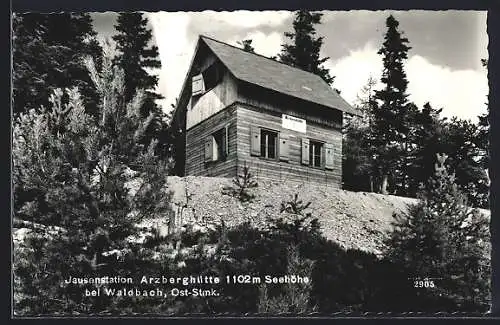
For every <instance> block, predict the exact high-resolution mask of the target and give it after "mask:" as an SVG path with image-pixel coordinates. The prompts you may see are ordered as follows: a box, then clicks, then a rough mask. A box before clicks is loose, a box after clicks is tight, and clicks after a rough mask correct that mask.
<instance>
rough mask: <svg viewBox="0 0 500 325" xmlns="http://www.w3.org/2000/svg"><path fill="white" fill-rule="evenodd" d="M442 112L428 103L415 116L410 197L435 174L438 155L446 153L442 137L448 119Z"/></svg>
mask: <svg viewBox="0 0 500 325" xmlns="http://www.w3.org/2000/svg"><path fill="white" fill-rule="evenodd" d="M441 111H442V109H435V108H433V107H432V106H431V105H430V103H426V104H425V105H424V107H423V108H422V110H420V111H418V113H417V114H416V116H415V122H414V127H415V136H414V138H415V148H414V150H413V152H412V155H411V157H409V158H411V159H412V163H411V164H410V165H409V167H408V168H407V175H408V176H409V182H408V191H407V194H408V196H411V197H416V195H417V193H418V190H419V188H420V185H421V184H425V183H426V182H427V180H428V179H429V178H430V177H432V175H433V174H434V165H435V163H436V155H437V154H438V153H440V152H445V149H446V148H445V147H446V146H445V145H444V144H443V141H442V137H443V132H444V125H445V124H444V123H445V121H446V118H441V117H440V113H441Z"/></svg>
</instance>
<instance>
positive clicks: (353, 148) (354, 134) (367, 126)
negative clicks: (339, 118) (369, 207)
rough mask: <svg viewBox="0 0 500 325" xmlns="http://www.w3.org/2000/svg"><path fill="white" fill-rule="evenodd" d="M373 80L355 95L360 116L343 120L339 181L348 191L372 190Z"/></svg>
mask: <svg viewBox="0 0 500 325" xmlns="http://www.w3.org/2000/svg"><path fill="white" fill-rule="evenodd" d="M375 84H376V80H375V79H373V78H372V77H370V78H369V79H368V80H367V83H366V85H365V86H364V87H363V88H362V89H361V92H360V94H358V96H357V103H356V104H355V107H356V108H357V109H358V111H360V112H361V113H362V117H355V116H352V117H350V118H346V117H344V126H343V128H344V130H343V133H342V134H343V137H342V141H343V144H342V181H343V188H344V189H346V190H351V191H373V190H374V184H373V183H374V180H373V175H372V174H373V162H372V156H373V147H372V146H371V141H370V136H371V130H372V124H373V111H374V109H375V107H376V105H377V103H376V102H375V100H374V97H373V94H374V86H375Z"/></svg>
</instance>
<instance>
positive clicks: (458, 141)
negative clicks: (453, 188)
mask: <svg viewBox="0 0 500 325" xmlns="http://www.w3.org/2000/svg"><path fill="white" fill-rule="evenodd" d="M481 133H482V132H481V129H480V127H479V126H478V125H477V124H476V123H473V122H471V121H467V120H461V119H458V118H452V119H451V120H450V121H448V122H447V123H446V124H445V126H444V129H443V136H442V139H441V141H442V147H443V148H444V149H443V150H444V152H445V153H447V154H448V155H449V156H450V158H449V164H450V166H451V167H452V168H453V169H454V170H455V174H456V183H457V184H458V185H459V186H460V188H461V190H462V191H463V192H465V193H466V195H467V198H468V201H469V204H471V205H472V206H475V207H481V208H488V207H489V204H488V192H489V184H488V176H487V174H486V170H485V165H484V161H483V160H482V159H483V157H484V154H485V152H484V149H483V148H481V146H478V144H477V143H478V141H479V139H481V137H482V136H483V135H482V134H481Z"/></svg>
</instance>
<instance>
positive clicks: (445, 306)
mask: <svg viewBox="0 0 500 325" xmlns="http://www.w3.org/2000/svg"><path fill="white" fill-rule="evenodd" d="M446 158H447V157H446V155H438V156H437V159H436V160H437V162H436V165H435V174H434V176H433V177H432V178H431V179H429V181H428V183H427V184H426V186H425V187H424V188H422V190H421V191H420V192H419V199H420V202H419V203H417V204H415V205H413V206H411V207H410V209H409V211H408V212H407V213H403V214H397V215H395V218H396V221H395V224H394V230H393V232H392V234H391V236H390V238H389V239H388V241H387V246H388V250H387V258H388V259H389V260H391V261H392V262H394V263H396V264H397V265H400V266H401V267H402V268H403V269H404V270H405V271H406V272H407V273H408V277H409V278H410V279H416V278H420V279H425V278H431V279H430V280H432V281H433V283H434V285H433V286H429V287H423V288H414V290H415V292H414V295H412V294H411V293H406V295H407V296H412V297H413V298H412V299H414V300H410V301H408V303H409V306H408V307H409V308H413V309H416V310H418V308H426V309H425V310H428V311H430V310H429V309H427V308H434V310H437V311H458V310H463V311H465V310H468V311H471V310H473V311H486V310H487V308H488V306H489V298H488V297H489V260H488V243H489V238H488V237H489V231H488V220H487V218H486V217H485V216H484V215H483V214H481V213H480V212H479V210H477V209H472V208H470V207H468V205H467V200H466V197H465V195H464V194H463V193H462V192H461V191H460V190H459V187H458V186H457V185H456V184H455V177H454V175H453V174H450V173H449V172H448V170H447V167H446V165H445V160H446ZM409 281H410V280H409ZM429 283H430V282H429ZM412 286H413V285H412ZM405 290H408V289H405ZM419 304H427V305H425V306H423V305H419Z"/></svg>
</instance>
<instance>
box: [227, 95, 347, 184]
mask: <svg viewBox="0 0 500 325" xmlns="http://www.w3.org/2000/svg"><path fill="white" fill-rule="evenodd" d="M237 105H238V108H237V111H236V112H237V113H236V115H237V121H238V123H237V127H238V128H237V130H238V132H237V133H238V134H237V137H238V145H237V146H238V148H237V150H238V169H241V168H243V166H244V165H247V166H249V167H250V170H251V172H252V174H254V175H255V176H257V178H266V179H273V180H289V181H296V182H300V183H303V182H313V183H317V184H319V185H325V186H329V187H330V186H331V187H337V188H340V187H341V182H342V131H341V129H340V128H334V127H332V126H328V125H326V124H328V123H327V122H323V123H321V124H320V123H317V122H314V121H311V119H309V118H307V117H306V120H307V130H306V133H305V134H304V133H300V132H297V131H293V130H289V129H283V128H282V115H281V114H282V113H281V111H286V114H290V115H294V116H297V115H299V114H294V112H290V111H289V110H282V109H281V108H280V107H276V106H273V107H272V109H273V111H270V110H269V108H270V106H271V105H270V104H269V103H267V104H265V105H264V104H263V103H260V104H259V106H254V105H250V104H246V103H238V104H237ZM263 107H266V108H263ZM297 117H299V116H297ZM252 126H258V127H262V128H266V129H270V130H275V131H278V132H280V133H283V134H285V135H287V136H288V144H289V153H288V156H289V160H288V161H279V160H269V159H265V158H261V157H256V156H251V154H250V149H251V127H252ZM302 138H309V139H311V140H317V141H322V142H325V143H331V144H333V146H334V168H333V169H332V170H327V169H324V168H315V167H311V166H306V165H303V164H302V163H301V148H302V144H301V139H302Z"/></svg>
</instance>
